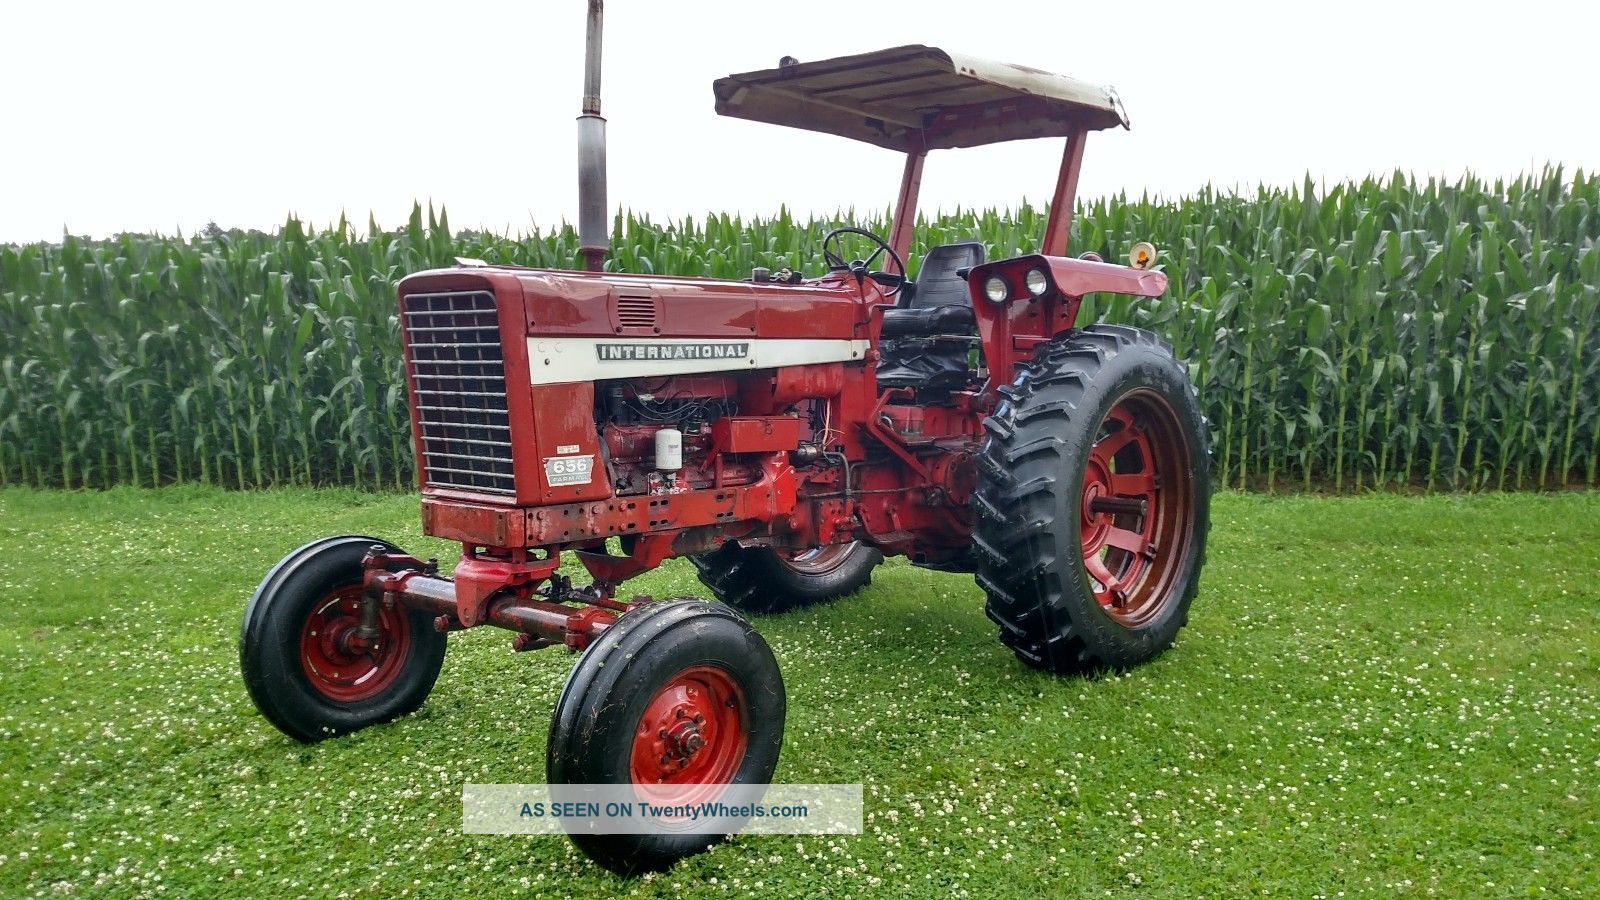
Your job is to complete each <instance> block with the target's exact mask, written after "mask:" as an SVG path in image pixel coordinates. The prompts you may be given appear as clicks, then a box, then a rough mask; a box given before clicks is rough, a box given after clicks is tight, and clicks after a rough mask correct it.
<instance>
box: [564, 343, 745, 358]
mask: <svg viewBox="0 0 1600 900" xmlns="http://www.w3.org/2000/svg"><path fill="white" fill-rule="evenodd" d="M594 350H595V353H597V354H598V355H599V357H600V361H601V362H623V361H630V360H637V359H744V358H745V357H747V356H749V355H750V344H749V343H748V342H745V343H730V342H727V341H723V342H720V343H715V344H662V343H643V344H596V345H595V347H594Z"/></svg>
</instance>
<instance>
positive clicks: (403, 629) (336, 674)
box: [300, 584, 411, 703]
mask: <svg viewBox="0 0 1600 900" xmlns="http://www.w3.org/2000/svg"><path fill="white" fill-rule="evenodd" d="M360 624H361V585H359V584H352V585H349V586H346V587H342V588H339V589H338V590H336V591H333V592H332V593H330V594H328V596H326V597H324V598H322V600H321V601H319V602H318V603H317V604H316V605H315V606H313V607H312V608H311V614H310V615H309V616H307V617H306V623H305V626H304V627H303V628H301V630H300V665H301V668H303V669H304V670H305V673H306V680H307V681H309V682H310V683H311V687H312V688H313V689H314V690H316V692H317V693H319V694H321V695H322V696H324V697H326V698H328V699H329V700H335V701H338V702H340V703H355V702H358V701H361V700H369V699H371V698H373V697H376V696H378V695H379V694H381V693H383V692H384V690H386V689H387V688H388V687H389V685H391V684H393V683H394V680H395V678H397V677H398V676H399V675H400V669H401V667H402V666H403V665H404V663H405V659H406V654H407V653H408V652H409V651H410V649H411V619H410V618H409V617H408V616H407V615H406V614H405V612H404V611H402V610H398V609H384V610H381V611H380V612H379V614H378V639H377V640H376V641H375V642H373V643H372V645H371V646H364V645H363V644H362V642H361V640H360V639H359V638H358V637H357V635H356V628H357V627H358V626H359V625H360Z"/></svg>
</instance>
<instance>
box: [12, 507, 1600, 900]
mask: <svg viewBox="0 0 1600 900" xmlns="http://www.w3.org/2000/svg"><path fill="white" fill-rule="evenodd" d="M346 531H367V532H372V533H376V534H383V535H389V536H393V537H396V538H398V539H399V540H400V541H401V542H402V543H403V544H405V545H407V546H408V547H409V548H413V549H416V550H421V551H424V552H426V553H436V554H438V555H439V556H440V557H441V558H448V557H449V556H450V555H451V550H450V548H448V547H446V546H444V545H442V544H440V543H437V542H430V541H424V540H422V539H420V538H419V537H418V535H417V524H416V500H415V498H412V497H408V496H371V495H362V494H357V493H354V492H343V491H321V492H311V491H288V492H278V493H270V494H252V493H227V492H222V491H217V490H211V489H198V488H177V489H166V490H161V491H158V492H149V491H134V490H130V489H117V490H113V491H109V492H105V493H91V494H84V493H71V494H68V493H49V492H46V493H34V492H29V491H24V490H8V491H0V598H3V600H4V611H5V617H4V619H3V621H0V895H5V896H20V895H33V894H52V893H55V892H58V891H60V892H69V893H75V894H83V895H101V894H110V895H136V894H159V893H165V894H167V895H169V896H196V895H213V894H214V895H226V896H237V897H257V896H293V895H301V894H310V895H317V896H338V895H341V894H342V893H343V892H345V891H348V892H349V893H350V894H351V895H352V896H385V897H388V896H397V895H401V894H405V893H411V894H417V895H425V896H443V895H451V894H456V893H466V892H470V893H473V894H483V895H499V894H502V893H512V894H516V893H519V892H520V893H527V894H530V895H532V894H538V895H567V894H574V895H593V896H605V895H613V894H639V895H662V896H679V895H683V894H689V893H694V894H697V895H699V894H702V893H709V894H728V895H742V894H746V893H750V892H758V893H761V894H763V895H771V896H814V895H819V894H822V893H824V892H827V893H832V894H835V895H839V896H845V895H852V894H877V893H887V894H913V895H925V896H935V895H937V896H945V895H948V894H958V895H959V894H961V893H963V892H965V893H969V894H970V895H972V896H995V895H1012V896H1029V897H1040V896H1074V895H1104V894H1139V895H1159V896H1175V897H1196V896H1211V897H1220V896H1230V897H1231V896H1239V895H1243V894H1255V893H1260V894H1266V893H1271V894H1274V895H1284V894H1288V895H1293V896H1300V897H1309V896H1318V895H1322V896H1338V895H1339V894H1340V893H1343V894H1345V895H1369V896H1394V895H1404V896H1428V895H1435V896H1446V897H1455V896H1464V895H1472V896H1528V895H1541V894H1547V893H1548V894H1580V895H1581V894H1589V895H1591V896H1592V891H1593V890H1594V886H1595V884H1596V883H1600V861H1597V860H1596V858H1595V854H1596V853H1597V852H1600V822H1597V820H1600V791H1597V785H1600V665H1597V663H1600V580H1597V578H1596V575H1597V573H1600V494H1594V493H1587V494H1561V495H1480V496H1433V497H1394V496H1370V497H1358V498H1341V499H1318V498H1312V497H1294V498H1279V499H1273V498H1266V497H1261V496H1248V495H1222V496H1219V497H1218V498H1217V501H1216V522H1215V529H1214V531H1213V543H1212V550H1211V554H1210V565H1209V567H1208V568H1207V570H1206V574H1205V582H1204V587H1203V590H1202V592H1201V596H1200V599H1199V600H1198V601H1197V603H1196V606H1195V608H1194V615H1193V617H1192V619H1191V622H1190V626H1189V628H1188V629H1187V630H1186V631H1185V632H1184V634H1183V637H1182V640H1181V641H1180V643H1179V645H1178V646H1177V647H1176V648H1175V649H1174V650H1173V651H1172V652H1171V653H1169V654H1167V655H1165V656H1163V657H1162V658H1161V659H1159V660H1157V661H1156V662H1155V663H1153V664H1151V665H1148V666H1145V667H1143V668H1141V669H1138V670H1137V671H1134V672H1132V673H1129V674H1127V675H1125V676H1122V677H1110V678H1103V679H1099V680H1084V679H1076V678H1074V679H1064V680H1058V679H1053V678H1049V677H1045V676H1042V675H1038V674H1035V673H1033V672H1031V671H1028V670H1026V669H1024V668H1023V667H1022V666H1021V665H1020V664H1018V663H1017V662H1015V661H1014V660H1013V659H1012V658H1011V656H1010V655H1009V654H1008V653H1006V652H1005V651H1004V650H1002V649H1001V647H1000V646H999V644H998V643H997V642H996V641H995V639H994V636H993V628H992V626H991V625H990V624H989V623H988V622H987V621H986V620H985V619H984V617H983V614H982V611H981V605H982V598H981V596H980V594H979V592H978V590H977V589H976V588H975V587H974V585H973V584H972V581H971V579H970V578H966V577H963V576H958V575H939V574H933V573H927V572H923V571H920V570H917V569H913V568H910V567H908V566H905V565H903V564H899V563H891V564H890V565H889V566H887V567H885V568H884V569H882V570H881V571H880V572H879V574H878V576H877V578H876V580H875V582H874V584H873V586H872V587H871V588H870V589H868V590H867V591H866V592H864V593H862V594H860V595H858V596H856V597H853V598H850V599H847V600H845V601H842V602H839V603H837V604H835V605H833V606H830V607H827V608H823V609H817V610H811V611H806V612H802V613H799V614H793V615H788V616H784V617H779V618H768V619H764V620H762V621H761V623H760V625H761V628H762V631H763V632H764V633H765V634H766V635H767V637H768V639H769V640H770V641H771V643H772V645H773V648H774V650H775V651H776V652H777V655H778V658H779V660H780V662H781V663H782V665H783V667H784V673H785V678H786V680H787V682H788V685H789V705H790V715H789V722H788V731H787V735H786V740H785V746H784V750H783V759H782V762H781V764H780V766H779V772H778V775H779V778H780V779H782V780H786V781H798V782H834V781H837V782H856V781H860V782H863V783H864V784H865V785H866V792H867V801H868V805H867V809H868V822H867V834H865V835H861V836H856V837H762V838H743V839H736V840H734V841H733V842H731V843H729V844H727V845H724V846H722V847H719V848H718V849H716V850H715V851H713V852H712V853H710V854H707V855H704V856H701V857H697V858H694V859H692V860H689V861H687V862H686V863H684V864H682V865H680V866H678V867H677V868H676V869H674V870H673V871H671V872H669V873H667V874H664V875H658V876H654V877H652V878H647V879H642V880H635V881H631V882H628V881H621V880H618V879H616V878H614V877H612V876H610V875H607V874H605V873H604V872H602V871H600V870H598V869H596V868H595V867H593V866H591V865H589V864H588V863H586V862H585V861H584V860H583V859H582V858H581V857H580V856H578V854H577V853H576V851H574V850H573V849H572V848H571V847H570V846H569V845H568V844H567V842H566V841H565V840H563V839H561V838H525V837H524V838H519V837H482V836H474V837H467V836H464V835H462V834H460V818H459V817H460V813H461V807H460V791H461V785H462V784H463V783H464V782H467V781H469V780H475V781H503V782H537V781H540V780H542V777H543V758H544V741H545V728H546V725H547V722H548V718H549V715H550V709H551V706H552V704H553V702H554V699H555V695H556V693H557V691H558V690H559V688H560V686H561V682H562V679H563V677H564V676H565V674H566V671H567V668H568V665H569V664H570V660H569V658H567V657H565V656H563V655H561V654H559V653H556V652H551V651H547V652H545V653H540V654H523V655H514V654H512V653H511V652H510V650H509V643H510V641H509V636H508V635H506V634H505V633H503V632H499V631H495V630H491V629H484V630H480V631H477V632H469V633H466V634H463V635H458V636H455V637H453V638H452V639H451V640H452V646H451V651H450V656H449V658H448V659H447V661H446V664H445V672H444V676H443V678H442V679H441V681H440V683H439V687H438V688H437V690H436V691H435V692H434V695H433V697H432V699H431V700H430V701H429V703H428V704H427V705H426V706H425V707H424V709H423V711H422V712H420V713H419V714H417V715H415V716H413V717H410V718H407V719H405V720H403V721H400V722H398V723H395V724H393V725H391V726H387V727H381V728H376V729H371V730H369V731H366V732H364V733H361V734H358V735H355V736H353V737H350V738H346V739H342V740H335V741H331V742H327V743H324V744H321V745H318V746H314V747H302V746H300V745H298V744H295V743H292V742H291V741H289V740H288V739H286V738H284V737H282V736H281V735H279V734H278V733H277V732H276V731H274V730H273V729H272V728H271V727H270V726H269V725H267V723H266V722H265V721H263V720H262V719H261V718H260V717H259V716H257V715H256V714H255V712H254V711H253V709H252V708H251V706H250V702H249V700H248V699H247V698H246V696H245V692H244V690H243V688H242V685H241V684H240V680H239V677H238V671H237V663H236V661H235V660H236V658H235V648H236V643H235V642H236V640H237V629H238V622H239V616H240V613H241V611H242V608H243V605H244V602H245V599H246V597H247V596H248V594H249V592H250V590H251V589H252V588H253V587H254V585H255V582H256V580H257V579H258V578H259V577H260V575H261V574H262V573H263V572H264V571H265V570H266V569H267V568H268V566H269V565H271V563H272V562H273V561H275V560H276V559H277V558H278V557H279V556H281V555H282V554H283V553H284V552H286V551H287V550H289V549H291V548H292V547H293V546H295V545H297V544H298V543H300V542H302V541H304V540H307V539H310V538H313V537H317V536H320V535H323V534H326V533H331V532H346ZM638 586H639V589H640V590H641V591H644V592H649V593H652V594H655V595H658V596H664V595H672V594H684V593H698V592H699V590H698V584H697V583H696V582H695V580H694V577H693V575H692V573H691V572H690V570H689V566H688V565H687V564H682V563H676V562H675V563H672V564H670V565H668V566H667V567H665V568H664V569H662V570H661V571H660V572H658V573H655V574H652V575H651V576H649V577H646V578H642V579H640V580H639V582H638Z"/></svg>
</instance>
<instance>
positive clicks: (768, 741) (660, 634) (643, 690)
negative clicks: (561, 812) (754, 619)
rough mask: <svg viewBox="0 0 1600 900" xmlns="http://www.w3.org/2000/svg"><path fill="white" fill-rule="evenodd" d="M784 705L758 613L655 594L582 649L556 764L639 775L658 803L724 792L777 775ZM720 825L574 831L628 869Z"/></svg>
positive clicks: (709, 840) (629, 778) (573, 780)
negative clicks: (691, 829)
mask: <svg viewBox="0 0 1600 900" xmlns="http://www.w3.org/2000/svg"><path fill="white" fill-rule="evenodd" d="M784 711H785V701H784V689H783V676H782V675H781V674H779V671H778V662H777V660H776V659H774V658H773V656H772V650H771V649H770V648H768V646H767V642H766V641H765V640H763V639H762V638H761V635H760V634H758V633H757V632H756V630H755V629H754V628H752V627H751V626H750V624H749V623H748V622H746V621H744V620H743V619H741V618H740V617H739V616H738V615H737V614H735V613H734V612H733V611H732V610H730V609H728V608H727V607H725V606H723V605H721V604H718V603H707V602H704V601H701V600H693V599H684V600H663V601H660V602H656V603H648V604H645V605H644V606H642V607H640V608H638V609H635V610H633V611H631V612H629V613H626V614H624V615H623V616H622V617H621V618H619V619H617V621H616V623H615V624H613V625H612V626H611V627H610V628H609V629H607V630H606V631H605V632H604V633H603V634H602V635H601V636H600V637H599V638H598V639H597V640H595V641H594V643H592V644H590V645H589V648H588V649H587V650H585V651H584V653H583V656H581V657H579V658H578V663H577V665H576V666H574V667H573V669H572V673H571V674H570V675H569V676H568V677H567V683H566V686H565V687H563V688H562V690H561V697H560V699H558V700H557V701H556V708H555V712H554V714H553V715H552V717H551V722H550V743H549V749H548V751H547V755H546V760H545V768H546V776H547V777H548V778H549V780H550V783H551V784H631V785H633V790H634V793H635V795H636V796H637V797H638V798H639V799H641V800H647V801H650V802H655V803H670V804H671V805H677V804H679V803H683V804H686V805H687V804H700V803H712V802H716V801H717V800H718V799H719V798H720V797H721V796H722V794H723V791H725V790H726V787H725V786H726V785H730V784H767V783H769V782H770V781H771V780H772V773H773V770H774V769H776V768H777V765H778V750H779V748H780V747H781V746H782V744H783V718H784ZM722 837H723V835H710V834H692V833H665V834H591V833H583V832H573V833H572V834H571V838H572V842H573V843H574V844H576V845H577V846H578V849H580V850H582V851H583V852H584V853H585V854H587V855H588V856H589V858H591V859H593V860H594V861H595V862H597V863H599V864H600V865H602V866H604V867H605V868H607V869H610V870H611V871H613V872H617V873H619V874H624V875H629V874H633V873H635V872H642V871H654V870H660V869H665V868H667V867H668V866H671V865H672V864H673V863H675V862H677V861H678V860H679V859H682V858H683V857H685V856H689V855H690V854H694V853H699V852H700V851H702V850H705V849H707V848H708V847H710V846H711V845H713V844H715V843H716V842H717V841H719V840H721V839H722Z"/></svg>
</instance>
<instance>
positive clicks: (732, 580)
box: [689, 541, 883, 613]
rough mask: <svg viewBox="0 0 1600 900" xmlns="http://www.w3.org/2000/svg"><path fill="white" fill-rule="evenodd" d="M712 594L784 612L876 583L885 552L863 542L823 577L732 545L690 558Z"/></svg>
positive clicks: (749, 608) (763, 551) (765, 551)
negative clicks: (875, 578)
mask: <svg viewBox="0 0 1600 900" xmlns="http://www.w3.org/2000/svg"><path fill="white" fill-rule="evenodd" d="M689 560H690V562H692V563H694V567H695V571H696V573H697V574H698V575H699V576H700V582H701V583H702V584H704V585H705V586H706V587H707V588H709V589H710V590H711V593H712V596H714V597H716V598H717V599H718V600H720V601H722V602H723V603H726V604H727V605H729V606H731V607H733V608H734V609H737V610H740V611H741V612H748V613H781V612H788V611H789V610H792V609H801V608H803V607H807V606H812V605H815V604H818V603H826V602H828V601H830V600H837V599H839V598H840V597H846V596H849V595H850V594H853V593H855V592H856V591H859V590H861V589H862V588H864V587H866V586H867V585H869V584H871V583H872V570H873V569H876V568H877V567H878V565H879V564H880V563H882V562H883V554H882V553H879V552H878V551H877V550H875V549H873V548H871V547H868V546H866V545H865V544H861V545H859V546H857V548H856V549H855V551H853V552H852V553H851V554H850V555H849V557H848V558H846V559H845V561H844V562H843V563H841V564H840V566H839V567H838V568H837V569H835V570H833V571H831V572H826V573H822V574H808V573H804V572H799V571H796V570H795V569H792V568H790V567H789V565H788V564H787V563H785V562H784V561H783V558H782V557H780V556H778V554H777V552H776V551H774V550H773V549H772V548H770V547H741V546H739V544H738V542H737V541H728V542H727V543H725V544H723V545H722V546H721V547H718V548H717V549H715V550H713V551H711V552H710V553H701V554H698V555H696V556H691V557H689Z"/></svg>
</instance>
